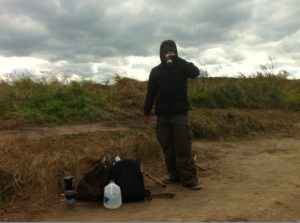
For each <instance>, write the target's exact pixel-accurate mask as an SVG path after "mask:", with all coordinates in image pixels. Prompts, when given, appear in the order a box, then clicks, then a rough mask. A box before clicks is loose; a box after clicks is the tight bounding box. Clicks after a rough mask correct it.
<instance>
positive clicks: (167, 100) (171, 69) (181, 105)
mask: <svg viewBox="0 0 300 223" xmlns="http://www.w3.org/2000/svg"><path fill="white" fill-rule="evenodd" d="M165 49H168V50H172V51H174V52H175V53H176V54H177V47H176V44H175V42H174V41H173V40H166V41H163V42H162V43H161V45H160V59H161V63H160V64H159V65H158V66H156V67H154V68H153V69H152V70H151V73H150V76H149V81H148V91H147V96H146V100H145V105H144V115H146V116H149V115H150V113H151V110H152V107H153V104H154V102H155V114H156V115H174V114H178V113H185V112H186V111H188V110H189V103H188V94H187V79H188V78H196V77H197V76H198V75H199V69H198V68H197V67H196V66H195V65H194V64H193V63H189V62H187V61H185V60H184V59H182V58H180V57H178V54H177V55H176V56H175V57H173V58H172V59H173V63H172V64H171V65H169V64H167V63H166V59H165V58H164V56H163V51H164V50H165Z"/></svg>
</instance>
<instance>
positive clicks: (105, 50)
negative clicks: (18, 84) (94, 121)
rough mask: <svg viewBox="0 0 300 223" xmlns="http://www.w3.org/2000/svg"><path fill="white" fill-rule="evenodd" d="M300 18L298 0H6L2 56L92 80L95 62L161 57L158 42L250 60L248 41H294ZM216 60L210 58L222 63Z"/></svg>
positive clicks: (287, 46) (0, 9)
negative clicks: (67, 69) (244, 48)
mask: <svg viewBox="0 0 300 223" xmlns="http://www.w3.org/2000/svg"><path fill="white" fill-rule="evenodd" d="M10 17H11V18H13V19H12V20H11V22H8V21H9V19H8V18H10ZM299 17H300V2H299V1H298V0H279V1H276V2H272V3H270V2H269V0H244V1H239V0H226V1H223V0H202V1H195V0H189V1H180V0H176V1H159V0H154V1H153V0H145V1H134V2H132V1H121V0H101V1H98V0H89V1H84V0H49V1H36V0H2V1H0V32H1V34H2V35H1V36H0V55H4V56H35V57H38V58H43V59H46V60H48V61H50V62H56V61H61V60H64V61H67V63H68V66H74V69H78V70H80V72H81V71H83V70H86V72H87V75H85V76H88V75H90V72H91V71H90V70H89V69H90V65H89V64H90V63H93V62H101V61H102V60H103V59H104V58H108V57H120V58H123V57H126V56H130V55H136V56H152V55H157V56H158V50H159V45H160V42H161V41H162V40H164V39H174V40H175V41H176V42H177V43H178V44H179V45H180V46H181V47H182V49H183V51H182V53H183V54H182V55H183V56H187V57H193V58H199V57H200V59H201V52H203V51H204V50H206V49H208V48H214V47H221V48H223V49H224V50H225V51H226V57H227V58H226V59H227V60H228V61H229V62H239V61H243V60H244V59H245V55H244V54H243V53H242V52H239V50H238V49H236V48H237V47H239V46H241V44H245V45H247V44H249V45H250V46H252V47H253V50H255V49H258V47H259V46H258V45H259V44H261V43H265V42H266V41H280V40H282V39H283V38H286V37H289V36H291V35H293V34H295V33H296V32H297V31H298V30H300V23H299V22H298V21H299V20H300V18H299ZM24 19H25V20H26V21H27V23H26V24H27V25H26V26H25V24H24V23H23V22H22V21H24ZM243 36H244V37H245V38H243ZM249 36H250V37H251V36H255V38H254V39H253V38H252V39H251V38H246V37H249ZM296 43H297V40H296V39H294V40H293V42H287V41H282V46H280V49H279V51H280V52H281V53H282V54H284V53H285V52H291V51H293V52H295V53H297V52H299V49H298V48H295V47H293V46H294V44H296ZM184 48H195V49H196V50H195V51H185V50H184ZM189 52H192V53H191V54H188V53H189ZM185 54H186V55H185ZM219 59H220V58H218V57H217V56H216V58H213V57H210V58H209V59H207V60H205V61H206V62H208V63H210V64H217V63H219V62H220V61H219ZM120 66H121V65H120ZM134 66H142V65H134ZM144 67H145V69H149V68H148V67H146V65H144ZM112 69H116V67H113V68H112ZM99 72H100V71H99ZM101 72H103V73H105V74H111V73H114V72H113V71H112V70H110V69H104V70H101Z"/></svg>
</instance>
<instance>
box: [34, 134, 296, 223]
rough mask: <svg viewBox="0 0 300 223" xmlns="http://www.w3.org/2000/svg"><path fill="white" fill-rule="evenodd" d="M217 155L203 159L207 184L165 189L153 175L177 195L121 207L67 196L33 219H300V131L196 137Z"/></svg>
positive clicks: (199, 144)
mask: <svg viewBox="0 0 300 223" xmlns="http://www.w3.org/2000/svg"><path fill="white" fill-rule="evenodd" d="M193 145H194V148H195V149H200V150H201V149H202V150H207V151H214V153H215V154H214V155H215V156H216V157H217V159H214V160H211V161H206V162H204V163H202V164H201V165H202V166H203V167H204V169H205V171H201V172H199V177H200V179H201V180H202V184H203V189H202V190H200V191H191V190H189V189H186V188H183V187H181V186H180V185H169V186H167V187H166V188H165V189H162V188H160V187H159V186H156V185H154V184H153V183H151V182H150V181H149V180H147V181H146V185H147V184H148V185H150V189H151V190H152V191H153V192H172V193H176V197H175V198H174V199H157V198H156V199H153V200H152V201H145V202H139V203H126V204H123V205H122V207H121V208H120V209H117V210H107V209H104V208H103V207H102V205H101V202H100V201H99V203H97V204H89V203H80V202H77V204H76V206H75V207H74V208H67V207H66V205H65V202H64V201H58V203H57V205H56V206H55V207H53V208H52V209H50V210H48V211H47V212H46V213H42V214H39V215H36V216H35V217H34V218H33V219H30V220H33V221H296V220H299V219H300V171H299V170H300V162H299V160H300V134H299V132H297V133H296V132H295V134H293V135H283V134H278V135H274V136H271V137H270V136H269V137H257V138H255V139H253V140H246V141H244V140H243V141H226V142H215V141H214V142H194V144H193Z"/></svg>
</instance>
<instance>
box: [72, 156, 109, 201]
mask: <svg viewBox="0 0 300 223" xmlns="http://www.w3.org/2000/svg"><path fill="white" fill-rule="evenodd" d="M111 169H112V157H111V156H109V155H105V156H103V157H102V158H101V159H98V160H95V161H94V162H93V163H92V165H91V166H90V167H89V169H88V170H87V172H86V173H85V174H84V176H83V178H82V179H81V180H80V181H79V183H78V186H77V191H76V195H75V197H76V199H78V200H82V201H101V200H103V194H104V187H105V186H106V185H107V184H108V183H109V176H110V172H111Z"/></svg>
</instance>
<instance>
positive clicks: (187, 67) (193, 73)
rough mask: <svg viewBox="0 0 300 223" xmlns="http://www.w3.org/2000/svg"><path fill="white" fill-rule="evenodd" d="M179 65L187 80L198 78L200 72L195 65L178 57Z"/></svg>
mask: <svg viewBox="0 0 300 223" xmlns="http://www.w3.org/2000/svg"><path fill="white" fill-rule="evenodd" d="M177 63H178V65H179V67H180V69H182V70H183V72H184V74H185V75H186V76H187V78H196V77H198V76H199V74H200V71H199V69H198V67H196V66H195V65H194V64H193V63H189V62H187V61H186V60H184V59H182V58H180V57H177Z"/></svg>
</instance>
